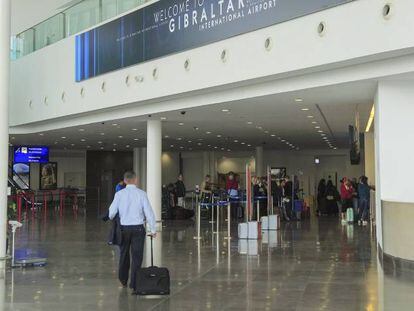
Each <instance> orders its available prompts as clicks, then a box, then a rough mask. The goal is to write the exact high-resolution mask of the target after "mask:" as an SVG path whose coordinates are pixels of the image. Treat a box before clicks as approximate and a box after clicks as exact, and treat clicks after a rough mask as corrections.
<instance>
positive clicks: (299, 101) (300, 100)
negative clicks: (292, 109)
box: [295, 98, 303, 103]
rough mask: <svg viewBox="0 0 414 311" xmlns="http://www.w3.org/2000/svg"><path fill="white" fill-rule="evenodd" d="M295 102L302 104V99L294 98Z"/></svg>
mask: <svg viewBox="0 0 414 311" xmlns="http://www.w3.org/2000/svg"><path fill="white" fill-rule="evenodd" d="M295 102H297V103H301V102H303V98H295Z"/></svg>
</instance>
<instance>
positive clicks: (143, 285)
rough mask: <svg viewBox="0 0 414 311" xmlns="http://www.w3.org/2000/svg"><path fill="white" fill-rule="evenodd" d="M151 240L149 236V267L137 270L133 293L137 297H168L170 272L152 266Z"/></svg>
mask: <svg viewBox="0 0 414 311" xmlns="http://www.w3.org/2000/svg"><path fill="white" fill-rule="evenodd" d="M152 239H153V238H152V236H151V266H150V267H148V268H141V269H139V270H138V272H137V278H136V288H135V290H134V292H135V294H137V295H169V294H170V272H169V271H168V269H167V268H160V267H156V266H154V254H153V252H154V251H153V245H152Z"/></svg>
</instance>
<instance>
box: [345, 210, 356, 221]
mask: <svg viewBox="0 0 414 311" xmlns="http://www.w3.org/2000/svg"><path fill="white" fill-rule="evenodd" d="M346 221H347V222H348V223H350V224H352V223H353V222H354V209H353V208H352V207H348V208H347V210H346Z"/></svg>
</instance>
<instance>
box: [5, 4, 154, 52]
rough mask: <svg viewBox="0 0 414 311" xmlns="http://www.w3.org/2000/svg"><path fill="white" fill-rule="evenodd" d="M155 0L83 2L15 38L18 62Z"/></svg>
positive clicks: (14, 49)
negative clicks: (19, 59) (22, 58)
mask: <svg viewBox="0 0 414 311" xmlns="http://www.w3.org/2000/svg"><path fill="white" fill-rule="evenodd" d="M150 1H153V0H83V1H81V2H79V3H77V4H75V5H73V6H71V7H69V8H67V9H66V10H64V11H63V12H60V13H58V14H56V15H54V16H52V17H50V18H48V19H47V20H45V21H43V22H41V23H39V24H37V25H35V26H33V27H31V28H29V29H27V30H25V31H23V32H21V33H19V34H18V35H16V36H13V37H12V38H11V59H12V60H15V59H18V58H20V57H23V56H25V55H27V54H30V53H32V52H34V51H37V50H39V49H41V48H43V47H45V46H48V45H51V44H53V43H55V42H57V41H59V40H62V39H64V38H66V37H69V36H71V35H74V34H76V33H78V32H81V31H82V30H85V29H87V28H90V27H93V26H94V25H96V24H99V23H101V22H103V21H105V20H108V19H110V18H113V17H115V16H117V15H119V14H122V13H124V12H126V11H128V10H131V9H133V8H136V7H138V6H140V5H142V4H144V3H146V2H150Z"/></svg>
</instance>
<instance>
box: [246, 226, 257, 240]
mask: <svg viewBox="0 0 414 311" xmlns="http://www.w3.org/2000/svg"><path fill="white" fill-rule="evenodd" d="M247 226H248V229H247V234H248V235H247V238H248V239H249V240H257V239H258V238H259V231H260V230H259V223H258V222H257V221H250V222H248V223H247Z"/></svg>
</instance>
